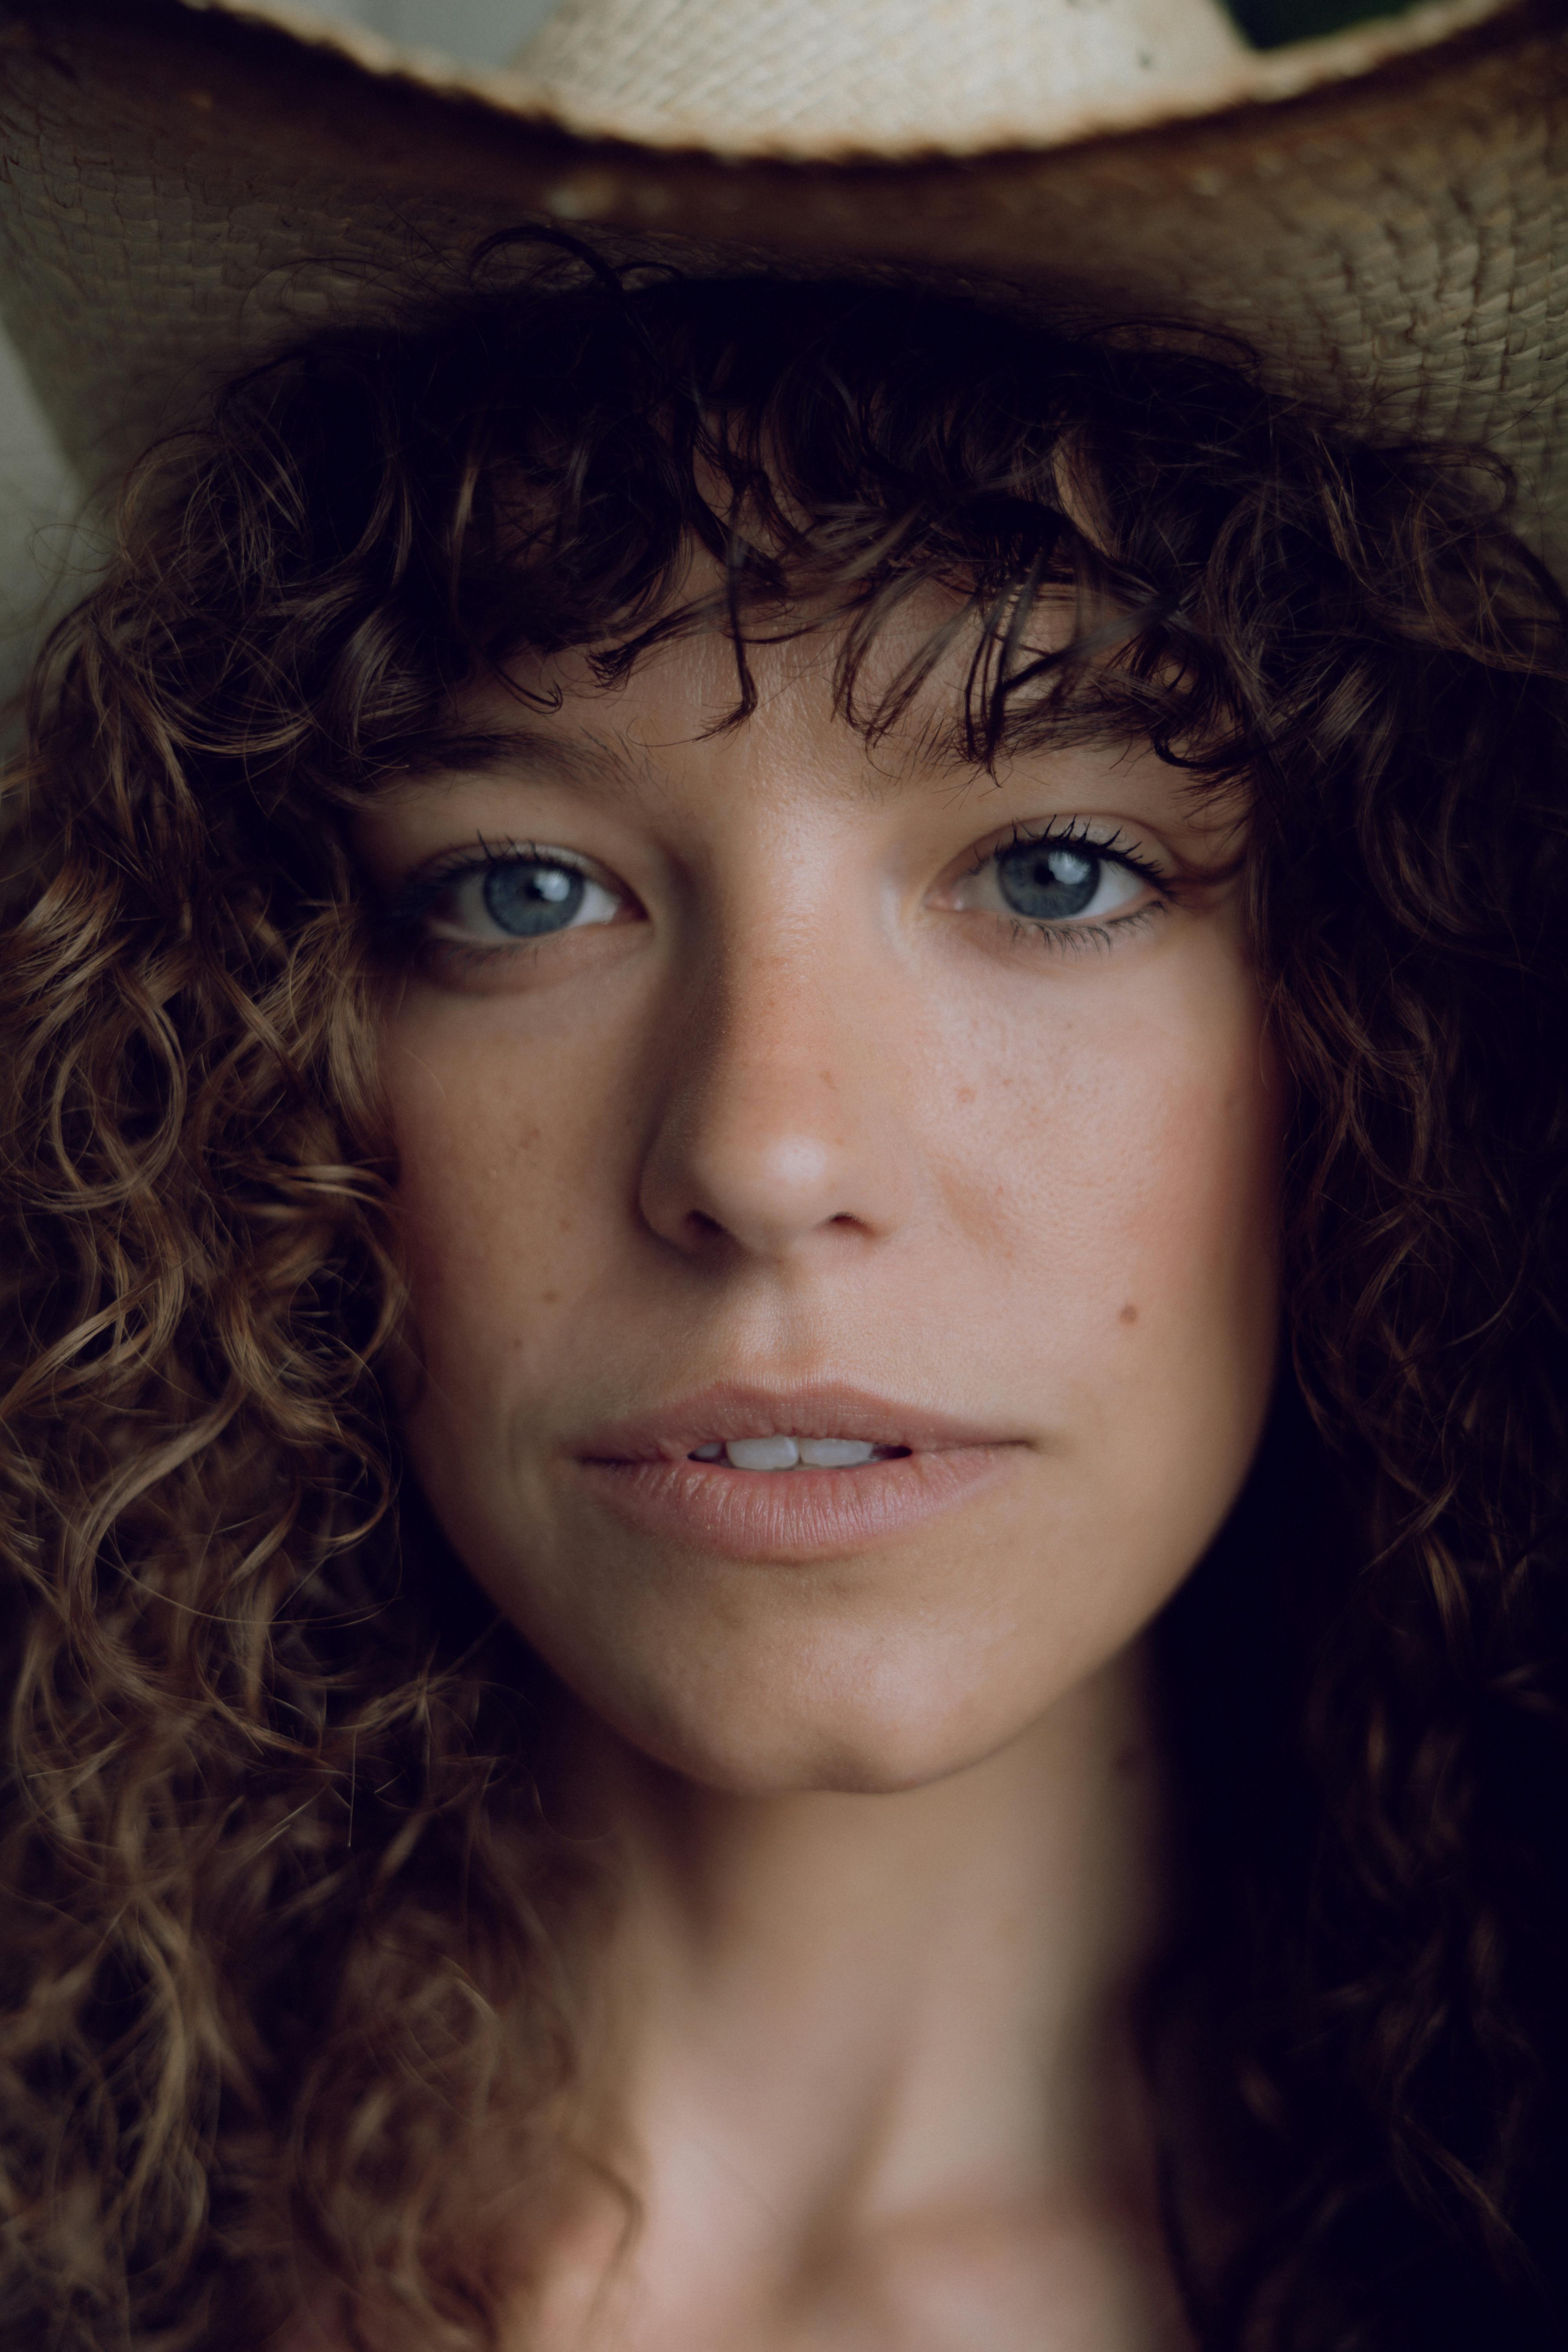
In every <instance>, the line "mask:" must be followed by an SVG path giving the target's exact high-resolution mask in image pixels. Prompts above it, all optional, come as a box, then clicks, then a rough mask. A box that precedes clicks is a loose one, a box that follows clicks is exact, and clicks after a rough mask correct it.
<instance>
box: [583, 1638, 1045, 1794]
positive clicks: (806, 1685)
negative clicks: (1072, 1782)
mask: <svg viewBox="0 0 1568 2352" xmlns="http://www.w3.org/2000/svg"><path fill="white" fill-rule="evenodd" d="M922 1664H923V1662H922ZM574 1696H576V1697H577V1699H578V1700H579V1702H580V1703H581V1704H582V1705H583V1706H585V1707H586V1709H587V1710H588V1712H589V1713H590V1715H592V1716H593V1717H596V1718H597V1719H598V1721H599V1723H600V1724H601V1725H603V1726H604V1727H605V1728H606V1729H608V1730H609V1731H611V1732H612V1733H613V1734H614V1735H615V1736H616V1738H618V1739H620V1740H621V1741H623V1742H624V1743H625V1744H626V1746H627V1747H628V1748H632V1749H634V1750H636V1751H637V1752H638V1753H640V1754H642V1755H643V1756H646V1757H647V1758H648V1759H650V1760H651V1761H653V1762H655V1763H657V1764H660V1765H663V1766H664V1767H666V1768H667V1769H668V1770H670V1771H673V1772H678V1773H679V1774H680V1775H681V1776H682V1778H683V1779H686V1780H690V1781H692V1782H694V1783H695V1784H697V1785H698V1786H699V1787H701V1788H705V1789H710V1790H714V1791H715V1792H717V1793H721V1794H724V1795H728V1796H736V1797H783V1796H793V1795H803V1794H806V1793H809V1792H813V1791H816V1792H821V1793H824V1794H826V1793H836V1794H838V1795H844V1796H892V1795H896V1794H898V1793H899V1792H900V1790H910V1789H919V1788H923V1787H926V1786H928V1785H930V1784H931V1782H933V1781H937V1780H946V1779H947V1778H948V1777H949V1776H950V1775H951V1774H952V1773H955V1772H962V1771H963V1770H964V1769H966V1768H967V1767H968V1766H970V1765H973V1764H978V1763H981V1762H983V1761H984V1759H985V1758H986V1757H987V1756H990V1755H993V1754H994V1753H995V1751H996V1750H997V1749H998V1748H1004V1747H1005V1746H1006V1745H1007V1743H1008V1742H1009V1740H1011V1739H1013V1738H1016V1737H1017V1736H1018V1734H1019V1733H1021V1732H1022V1731H1024V1730H1025V1729H1026V1728H1027V1727H1028V1725H1029V1723H1030V1722H1031V1721H1032V1720H1033V1719H1034V1717H1036V1716H1037V1714H1039V1713H1043V1712H1044V1711H1045V1710H1046V1709H1047V1707H1048V1706H1050V1705H1051V1703H1052V1701H1053V1699H1054V1698H1056V1697H1057V1696H1060V1693H1059V1692H1058V1691H1057V1690H1055V1689H1047V1690H1042V1691H1041V1692H1039V1693H1038V1694H1034V1695H1031V1696H1033V1698H1034V1699H1035V1701H1036V1702H1037V1703H1035V1704H1031V1703H1030V1700H1029V1699H1028V1698H1024V1697H1023V1695H1021V1694H1018V1693H1016V1692H1015V1693H1012V1694H1009V1695H1008V1696H1009V1697H1010V1698H1011V1700H1012V1702H1013V1703H1012V1704H1011V1705H1008V1704H1006V1703H1005V1702H1004V1703H1003V1704H1001V1705H999V1704H998V1699H999V1698H1000V1696H1001V1695H1000V1694H999V1693H997V1692H996V1690H995V1689H994V1685H992V1684H990V1683H989V1682H988V1678H986V1677H985V1676H984V1675H976V1676H975V1677H973V1680H970V1679H968V1678H966V1677H964V1675H963V1673H962V1669H961V1668H960V1667H958V1665H957V1662H955V1661H953V1660H952V1659H951V1657H950V1658H949V1659H948V1661H947V1662H946V1664H945V1667H944V1668H943V1670H942V1673H941V1675H940V1682H939V1681H938V1679H937V1677H936V1676H934V1675H930V1674H925V1673H922V1672H920V1671H917V1670H915V1669H914V1668H912V1667H910V1666H908V1665H907V1664H906V1665H904V1666H903V1667H900V1664H897V1663H895V1662H893V1661H886V1662H884V1664H883V1666H882V1668H881V1670H880V1671H878V1672H875V1673H872V1674H867V1673H866V1672H865V1671H863V1670H859V1671H857V1670H856V1666H855V1664H851V1663H850V1662H847V1661H846V1662H841V1663H840V1664H839V1667H838V1671H837V1672H835V1670H834V1667H833V1664H831V1663H829V1662H826V1661H825V1660H824V1659H823V1658H822V1656H821V1655H820V1653H818V1654H814V1655H812V1656H810V1657H809V1658H802V1659H798V1660H795V1661H794V1662H792V1663H791V1664H787V1665H786V1664H781V1662H780V1661H779V1660H778V1658H777V1657H776V1654H770V1656H769V1657H768V1659H767V1660H766V1662H765V1664H761V1662H759V1664H758V1666H756V1667H753V1670H752V1671H751V1672H747V1671H746V1670H745V1667H744V1665H743V1664H742V1662H740V1661H738V1660H734V1659H731V1661H730V1662H729V1664H728V1670H727V1671H723V1672H721V1673H720V1674H717V1675H713V1674H710V1675H704V1676H701V1677H700V1680H699V1681H698V1683H697V1685H696V1686H693V1685H684V1686H682V1687H681V1688H680V1689H679V1690H673V1689H668V1688H660V1687H659V1686H658V1682H657V1680H656V1679H655V1678H652V1677H650V1678H649V1680H648V1681H647V1682H643V1683H641V1684H640V1685H639V1687H638V1689H637V1692H636V1694H635V1696H634V1695H632V1694H629V1693H626V1692H625V1691H616V1692H612V1691H606V1690H605V1688H604V1687H603V1686H602V1685H599V1686H597V1687H594V1688H590V1689H584V1688H582V1687H581V1686H578V1687H576V1688H575V1690H574ZM1020 1700H1022V1703H1021V1704H1020Z"/></svg>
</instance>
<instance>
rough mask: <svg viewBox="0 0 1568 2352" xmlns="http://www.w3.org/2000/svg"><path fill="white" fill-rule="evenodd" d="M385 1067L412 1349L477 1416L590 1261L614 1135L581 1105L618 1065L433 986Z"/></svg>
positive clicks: (393, 1035) (600, 1091) (400, 1020)
mask: <svg viewBox="0 0 1568 2352" xmlns="http://www.w3.org/2000/svg"><path fill="white" fill-rule="evenodd" d="M465 1016H466V1017H465ZM383 1069H384V1083H385V1086H386V1089H387V1094H388V1097H389V1100H390V1105H391V1110H392V1118H393V1130H394V1136H395V1144H396V1150H397V1155H398V1163H399V1178H398V1187H397V1202H398V1210H399V1219H400V1224H401V1229H402V1233H403V1238H404V1245H405V1252H406V1256H407V1264H408V1273H409V1279H410V1285H411V1289H412V1294H413V1299H414V1307H415V1313H416V1320H417V1323H418V1327H419V1334H420V1344H421V1349H422V1352H423V1356H424V1360H425V1362H426V1366H427V1368H428V1370H429V1372H430V1374H431V1384H432V1388H433V1389H434V1390H435V1391H439V1393H440V1394H442V1395H444V1396H446V1397H447V1398H449V1399H451V1400H452V1402H453V1403H454V1404H455V1405H456V1406H457V1407H458V1411H459V1412H463V1413H469V1412H479V1413H481V1414H482V1413H483V1412H484V1411H485V1410H486V1409H487V1407H488V1406H489V1405H491V1404H495V1403H499V1402H500V1395H501V1392H502V1390H503V1388H505V1387H506V1386H508V1385H510V1382H511V1381H514V1380H515V1379H516V1377H517V1375H518V1372H519V1370H521V1368H522V1366H523V1365H524V1364H525V1363H526V1362H527V1360H530V1359H531V1358H533V1357H534V1356H541V1357H544V1358H548V1356H549V1353H550V1351H551V1348H552V1334H553V1333H554V1332H555V1331H556V1330H557V1329H558V1328H559V1326H560V1324H561V1322H562V1320H563V1318H564V1317H565V1316H566V1315H567V1314H568V1313H569V1312H570V1302H571V1301H572V1300H573V1299H574V1297H580V1295H581V1291H582V1287H583V1284H584V1281H585V1280H587V1279H589V1278H591V1276H592V1274H593V1269H594V1265H595V1261H596V1260H599V1259H602V1256H603V1248H602V1236H601V1235H600V1234H599V1232H598V1228H597V1224H596V1222H595V1212H596V1206H597V1204H598V1203H599V1202H601V1200H602V1199H603V1198H604V1197H605V1196H606V1195H607V1194H609V1193H610V1192H613V1191H614V1189H615V1187H616V1182H617V1174H616V1170H615V1169H614V1168H613V1167H611V1166H610V1165H609V1164H607V1163H608V1161H609V1160H610V1159H611V1158H612V1157H613V1153H614V1149H615V1144H616V1134H615V1132H614V1130H613V1129H609V1130H607V1129H606V1128H605V1122H604V1121H603V1120H602V1119H597V1118H594V1117H592V1116H591V1113H592V1108H593V1106H594V1104H595V1102H597V1101H599V1100H601V1099H603V1098H604V1097H605V1095H606V1094H607V1093H610V1092H611V1091H612V1089H613V1088H614V1086H615V1082H616V1081H615V1074H614V1073H613V1072H605V1073H603V1074H597V1073H595V1070H594V1068H593V1066H592V1063H591V1057H590V1056H588V1055H585V1054H584V1052H583V1051H582V1050H581V1047H580V1046H579V1049H578V1050H577V1051H575V1052H574V1053H573V1054H571V1055H559V1054H555V1053H552V1051H551V1050H550V1048H549V1044H548V1041H544V1042H542V1044H540V1045H535V1046H534V1047H533V1048H531V1050H530V1051H529V1052H528V1053H526V1054H521V1053H520V1052H519V1051H518V1050H517V1048H516V1045H514V1044H513V1043H512V1041H510V1039H509V1038H508V1037H507V1036H506V1035H505V1034H504V1032H502V1030H501V1028H500V1022H499V1020H497V1019H495V1018H494V1017H491V1018H489V1019H487V1018H486V1017H485V1013H484V1009H482V1008H481V1009H480V1010H479V1013H478V1015H477V1016H476V1009H475V1007H474V1006H473V1005H472V1004H471V1003H469V1004H465V1005H463V1006H462V1007H461V1010H460V1011H454V1009H453V1008H452V1007H451V1006H450V1005H449V1004H447V1003H442V1002H441V1001H440V1000H439V999H437V1000H434V1001H432V1002H428V1003H417V1002H416V1003H415V1004H414V1005H413V1006H412V1007H411V1008H410V1009H408V1010H406V1011H405V1012H403V1013H400V1014H399V1015H398V1016H397V1018H396V1019H395V1020H394V1021H393V1022H391V1023H390V1024H388V1028H387V1031H386V1034H385V1036H384V1050H383Z"/></svg>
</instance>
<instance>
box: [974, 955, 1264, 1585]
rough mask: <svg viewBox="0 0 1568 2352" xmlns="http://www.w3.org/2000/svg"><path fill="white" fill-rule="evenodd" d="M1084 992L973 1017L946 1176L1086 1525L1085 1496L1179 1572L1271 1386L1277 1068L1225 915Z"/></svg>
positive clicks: (1094, 1510) (1247, 1454) (1132, 1540)
mask: <svg viewBox="0 0 1568 2352" xmlns="http://www.w3.org/2000/svg"><path fill="white" fill-rule="evenodd" d="M1123 991H1124V993H1123ZM1119 994H1121V1002H1120V1003H1118V1002H1116V1001H1115V1000H1116V998H1117V997H1118V995H1119ZM1082 996H1083V1006H1082V1010H1081V1012H1079V1010H1078V1009H1077V1008H1075V1006H1074V1004H1073V1003H1072V1002H1071V1001H1070V998H1069V996H1068V991H1066V990H1063V991H1061V992H1058V994H1057V995H1056V996H1055V998H1054V1000H1053V1002H1052V1003H1051V1005H1050V1007H1049V1012H1050V1018H1049V1019H1048V1020H1045V1019H1042V1020H1040V1021H1038V1022H1037V1024H1036V1026H1035V1028H1034V1032H1033V1035H1032V1036H1030V1035H1029V1034H1028V1032H1027V1031H1026V1030H1024V1029H1023V1027H1022V1024H1018V1023H1016V1022H1015V1023H1013V1024H1009V1026H1008V1028H1007V1030H1006V1032H1005V1034H996V1035H994V1036H993V1038H992V1039H991V1041H990V1044H991V1048H992V1050H991V1051H989V1052H986V1051H985V1050H984V1045H985V1041H984V1039H981V1038H978V1037H975V1036H974V1035H973V1034H972V1035H971V1037H970V1038H969V1040H968V1041H967V1061H968V1076H967V1087H968V1091H969V1092H970V1094H971V1095H972V1097H973V1104H972V1107H970V1108H968V1109H967V1114H966V1115H967V1117H968V1118H969V1119H970V1121H971V1127H970V1131H969V1136H968V1140H967V1142H966V1144H965V1146H964V1148H963V1151H962V1155H961V1156H960V1157H959V1158H958V1159H957V1160H953V1161H952V1162H950V1165H952V1171H953V1173H952V1185H951V1193H952V1202H953V1207H954V1213H955V1215H956V1216H957V1217H958V1218H959V1219H960V1221H961V1222H962V1223H963V1224H964V1225H965V1226H966V1227H967V1228H968V1231H969V1234H970V1235H971V1237H972V1239H973V1242H974V1244H975V1245H976V1248H977V1250H979V1251H980V1252H982V1253H984V1254H988V1255H991V1256H992V1257H993V1258H994V1262H995V1264H996V1265H998V1266H999V1267H1003V1268H1005V1283H1004V1284H1003V1285H1002V1286H1001V1287H1000V1288H999V1290H998V1291H997V1292H996V1293H994V1295H993V1300H992V1305H993V1312H994V1315H995V1316H996V1318H997V1320H998V1321H999V1322H1000V1323H1001V1324H1003V1325H1005V1328H1007V1331H1008V1337H1009V1340H1010V1343H1011V1348H1012V1353H1013V1360H1014V1363H1015V1365H1016V1368H1017V1370H1018V1371H1019V1372H1020V1374H1021V1375H1022V1376H1023V1377H1024V1378H1025V1380H1026V1381H1028V1382H1029V1383H1030V1384H1031V1385H1032V1386H1033V1387H1034V1389H1035V1391H1036V1392H1037V1396H1038V1399H1039V1407H1040V1416H1041V1420H1042V1423H1044V1424H1045V1425H1046V1426H1047V1427H1049V1428H1051V1429H1053V1430H1055V1431H1058V1432H1060V1433H1062V1460H1063V1465H1064V1471H1065V1469H1066V1467H1067V1465H1068V1464H1070V1465H1072V1466H1073V1468H1074V1469H1075V1471H1076V1473H1077V1475H1076V1477H1075V1478H1074V1479H1073V1480H1072V1482H1071V1483H1072V1485H1073V1486H1074V1488H1075V1489H1076V1492H1077V1495H1078V1498H1079V1505H1080V1507H1081V1508H1082V1510H1083V1512H1084V1515H1085V1519H1086V1536H1087V1532H1088V1528H1087V1522H1088V1520H1089V1517H1091V1516H1097V1517H1098V1524H1099V1527H1100V1534H1101V1540H1102V1542H1103V1539H1104V1538H1105V1537H1107V1536H1108V1535H1109V1534H1110V1530H1111V1529H1112V1528H1117V1527H1120V1528H1121V1534H1122V1537H1123V1539H1124V1543H1125V1548H1126V1551H1127V1554H1128V1556H1129V1558H1131V1556H1132V1555H1134V1554H1136V1553H1137V1551H1138V1550H1139V1548H1140V1546H1141V1545H1146V1546H1147V1549H1148V1557H1149V1558H1150V1559H1151V1561H1152V1562H1156V1563H1162V1564H1163V1565H1162V1566H1161V1567H1160V1568H1159V1570H1158V1572H1161V1573H1163V1572H1166V1571H1167V1569H1168V1568H1169V1564H1170V1563H1171V1562H1172V1561H1174V1562H1176V1563H1177V1567H1176V1570H1175V1572H1179V1565H1180V1559H1181V1555H1182V1554H1183V1553H1184V1552H1185V1555H1186V1559H1187V1561H1188V1562H1190V1560H1191V1559H1193V1558H1195V1557H1196V1555H1197V1553H1198V1552H1199V1551H1201V1549H1203V1548H1204V1546H1205V1544H1206V1542H1207V1541H1208V1539H1209V1538H1210V1536H1211V1535H1212V1534H1213V1532H1214V1530H1215V1528H1216V1526H1217V1524H1218V1522H1219V1520H1220V1519H1221V1518H1223V1517H1224V1515H1225V1513H1226V1510H1227V1509H1228V1507H1229V1504H1230V1502H1231V1500H1232V1499H1233V1498H1234V1495H1235V1492H1236V1489H1237V1486H1238V1485H1239V1483H1240V1481H1241V1479H1242V1478H1243V1477H1244V1476H1245V1475H1246V1471H1247V1465H1248V1463H1249V1461H1250V1458H1251V1454H1252V1452H1253V1449H1254V1447H1255V1445H1256V1444H1257V1441H1258V1434H1259V1432H1260V1430H1261V1426H1262V1421H1263V1417H1264V1414H1265V1412H1266V1410H1267V1406H1268V1396H1269V1392H1270V1389H1271V1386H1272V1381H1273V1375H1274V1367H1275V1361H1276V1357H1277V1350H1278V1331H1279V1293H1278V1275H1277V1251H1278V1224H1279V1150H1280V1138H1281V1134H1282V1129H1283V1116H1284V1107H1285V1090H1284V1085H1283V1080H1282V1076H1281V1073H1280V1071H1279V1066H1278V1063H1277V1059H1276V1056H1275V1055H1274V1053H1273V1050H1272V1047H1271V1045H1270V1043H1269V1040H1268V1035H1267V1032H1266V1030H1265V1026H1264V1022H1263V1017H1262V1011H1261V1005H1260V1002H1259V998H1258V991H1257V989H1256V987H1255V985H1254V983H1253V982H1252V980H1251V978H1250V976H1249V974H1248V973H1247V971H1246V969H1245V967H1244V966H1243V964H1242V962H1241V960H1240V958H1239V955H1238V954H1237V952H1235V950H1233V949H1231V947H1230V946H1229V943H1228V942H1226V941H1225V940H1223V939H1219V940H1214V941H1213V942H1211V943H1208V944H1206V946H1205V948H1203V949H1202V950H1200V949H1198V948H1197V947H1194V950H1193V951H1192V952H1190V953H1188V954H1186V955H1185V956H1184V957H1182V958H1174V957H1173V958H1166V959H1162V960H1161V961H1160V962H1159V964H1158V965H1150V966H1147V967H1145V968H1144V969H1143V970H1142V971H1130V973H1129V975H1128V978H1127V980H1126V982H1121V981H1119V980H1118V981H1117V982H1112V981H1111V980H1110V977H1109V976H1107V977H1106V978H1105V979H1103V980H1100V981H1098V982H1097V984H1096V986H1095V988H1094V989H1093V990H1092V991H1090V990H1087V989H1086V990H1085V991H1083V992H1082ZM1026 1041H1027V1042H1026ZM952 1066H953V1067H954V1068H956V1066H957V1064H956V1061H955V1062H954V1063H953V1065H952ZM952 1094H953V1089H952V1087H950V1088H949V1095H950V1099H951V1098H952ZM1162 1528H1163V1534H1160V1535H1156V1533H1155V1530H1156V1529H1162Z"/></svg>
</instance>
